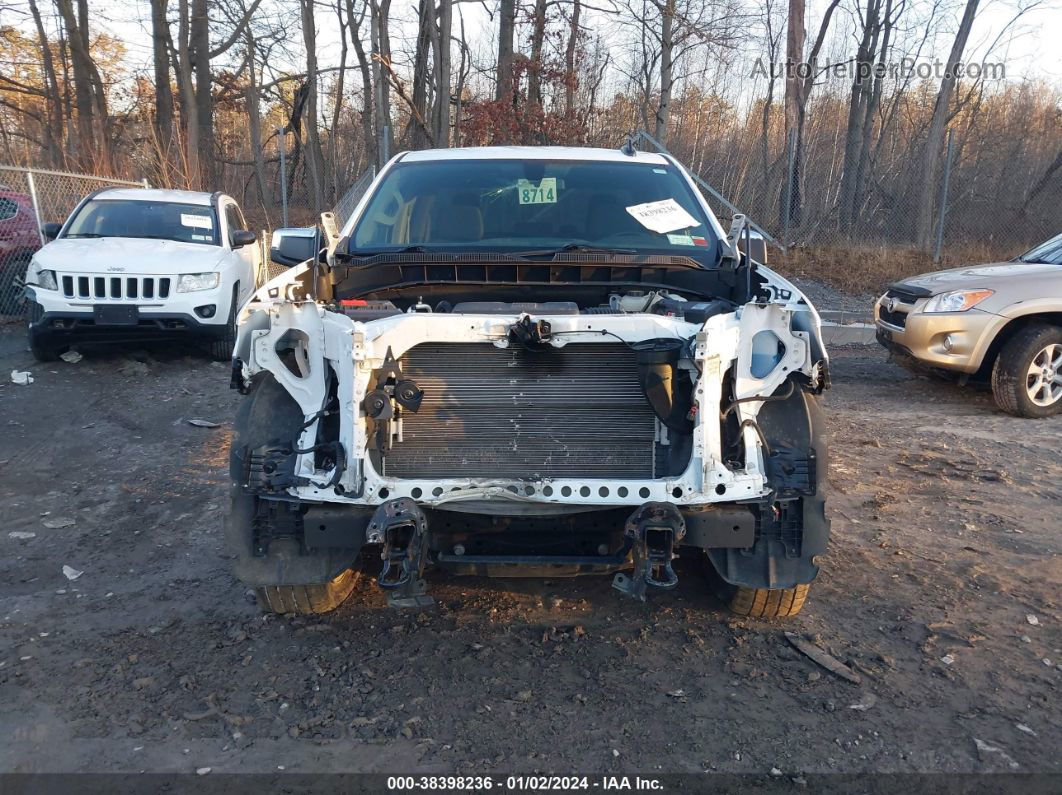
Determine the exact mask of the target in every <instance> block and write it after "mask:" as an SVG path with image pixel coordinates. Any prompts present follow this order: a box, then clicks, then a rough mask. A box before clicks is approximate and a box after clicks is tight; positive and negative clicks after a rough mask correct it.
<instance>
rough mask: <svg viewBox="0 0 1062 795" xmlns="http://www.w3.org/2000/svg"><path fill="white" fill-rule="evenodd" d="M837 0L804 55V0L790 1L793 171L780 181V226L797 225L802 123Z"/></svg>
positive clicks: (788, 102)
mask: <svg viewBox="0 0 1062 795" xmlns="http://www.w3.org/2000/svg"><path fill="white" fill-rule="evenodd" d="M839 2H840V0H830V3H829V5H827V6H826V10H825V11H824V12H823V15H822V21H821V22H820V23H819V32H818V35H816V37H815V43H814V44H812V46H811V50H810V52H808V53H807V58H806V59H805V56H804V47H805V41H806V38H807V32H806V30H805V27H804V10H805V9H804V0H789V20H788V23H787V26H786V64H785V68H786V74H785V133H786V139H785V140H786V152H787V154H789V155H790V156H791V158H792V174H791V175H787V179H786V180H785V181H783V186H784V185H789V186H790V187H789V194H788V196H787V195H785V193H786V188H785V187H783V188H782V194H783V195H782V201H781V203H780V207H781V212H782V214H783V215H785V214H786V213H788V218H783V219H782V220H781V223H780V224H779V226H782V227H786V226H789V224H799V223H800V220H801V214H802V210H803V191H802V189H801V185H802V183H803V174H804V123H805V121H806V115H807V107H808V97H810V96H811V89H812V87H813V86H814V84H815V73H816V69H817V63H818V59H819V53H820V52H821V51H822V45H823V43H824V42H825V41H826V32H827V31H828V30H829V27H830V19H831V18H832V17H833V12H834V9H836V8H837V4H838V3H839Z"/></svg>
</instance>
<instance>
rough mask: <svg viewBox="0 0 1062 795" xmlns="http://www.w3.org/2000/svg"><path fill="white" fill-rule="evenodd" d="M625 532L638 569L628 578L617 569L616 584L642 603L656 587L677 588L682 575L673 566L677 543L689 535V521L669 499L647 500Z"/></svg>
mask: <svg viewBox="0 0 1062 795" xmlns="http://www.w3.org/2000/svg"><path fill="white" fill-rule="evenodd" d="M623 535H624V537H625V538H626V539H627V541H628V543H630V544H631V556H632V557H633V558H634V571H633V572H632V573H631V576H630V577H628V576H627V575H626V574H624V573H622V572H617V573H616V576H615V577H614V578H613V579H612V587H613V588H615V589H616V590H617V591H620V592H621V593H625V594H627V596H631V597H634V598H635V599H637V600H638V601H640V602H644V601H645V592H646V590H647V589H648V587H649V586H650V585H651V586H653V587H654V588H674V587H675V586H676V585H678V575H677V574H675V570H674V569H673V568H672V567H671V561H672V560H673V559H674V558H675V557H676V555H675V551H674V550H675V544H676V543H677V542H679V541H681V540H682V538H683V537H684V536H685V535H686V520H685V519H683V518H682V514H681V513H679V509H678V508H676V507H675V506H674V505H672V504H671V503H669V502H647V503H645V505H642V506H641V507H640V508H638V509H637V510H636V511H635V512H634V513H632V514H631V515H630V518H628V519H627V523H626V524H625V525H624V526H623Z"/></svg>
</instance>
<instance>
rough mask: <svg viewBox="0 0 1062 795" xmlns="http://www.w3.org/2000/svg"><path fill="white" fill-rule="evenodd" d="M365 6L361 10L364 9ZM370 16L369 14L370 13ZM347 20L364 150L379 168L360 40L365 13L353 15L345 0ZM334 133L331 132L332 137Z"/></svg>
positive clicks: (367, 68)
mask: <svg viewBox="0 0 1062 795" xmlns="http://www.w3.org/2000/svg"><path fill="white" fill-rule="evenodd" d="M367 6H368V0H366V5H365V6H363V7H362V8H363V9H365V8H367ZM370 14H371V12H370ZM347 19H348V20H349V22H350V43H351V44H352V45H354V54H355V56H357V59H358V71H359V72H360V74H361V97H362V102H361V134H362V135H363V136H364V137H365V148H366V151H367V154H368V156H369V162H370V163H371V164H376V165H377V166H379V162H378V161H379V156H380V155H379V143H378V142H377V140H376V135H377V134H376V132H375V130H376V128H375V126H374V124H373V115H372V111H373V86H372V65H371V64H370V62H369V57H368V55H366V53H365V45H364V44H363V43H362V40H361V25H362V22H364V20H365V11H364V10H363V11H362V14H361V16H357V15H356V14H355V13H354V0H347ZM369 28H370V30H369V36H370V37H371V38H372V37H373V33H372V30H371V28H372V17H371V15H370V18H369ZM334 134H335V132H334V131H333V135H334Z"/></svg>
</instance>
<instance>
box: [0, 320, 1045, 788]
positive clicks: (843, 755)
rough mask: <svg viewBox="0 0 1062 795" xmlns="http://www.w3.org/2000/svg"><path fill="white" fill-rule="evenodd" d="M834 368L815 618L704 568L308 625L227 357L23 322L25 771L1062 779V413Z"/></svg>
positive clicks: (17, 700) (361, 610) (8, 755)
mask: <svg viewBox="0 0 1062 795" xmlns="http://www.w3.org/2000/svg"><path fill="white" fill-rule="evenodd" d="M16 368H17V369H28V370H30V371H31V372H32V374H33V378H34V379H35V380H34V382H33V383H32V384H29V385H26V386H19V385H15V384H13V383H11V382H10V378H9V373H10V371H11V370H12V369H16ZM832 371H833V378H834V387H833V389H832V390H831V391H830V392H829V393H828V395H827V399H826V404H827V408H828V415H829V424H830V431H831V439H832V461H831V474H830V492H831V493H830V501H829V502H828V509H829V511H830V513H831V515H832V518H833V528H834V531H833V538H832V541H831V549H830V554H829V555H828V557H827V558H826V559H825V562H824V565H823V568H822V573H821V575H820V576H819V579H818V581H817V582H816V583H815V585H814V586H813V587H812V591H811V599H810V601H809V603H808V605H807V607H806V608H805V610H804V612H803V614H801V615H800V616H799V617H797V618H795V619H793V620H790V621H788V622H765V621H750V620H739V619H736V618H733V617H731V616H729V615H728V614H727V613H726V611H725V610H724V608H723V606H722V605H721V604H720V602H719V601H718V600H717V599H716V598H715V597H714V596H713V594H712V592H711V589H710V588H709V586H708V583H707V581H706V579H705V578H704V577H703V576H702V574H701V570H700V567H699V564H698V562H697V561H693V560H689V561H685V560H684V561H682V562H681V564H682V565H681V566H680V574H681V582H680V584H679V586H678V588H677V589H676V590H675V591H673V592H668V593H653V594H651V595H650V600H649V601H648V603H646V604H637V603H634V602H631V601H627V600H625V599H623V598H622V597H621V596H620V595H619V594H618V593H617V592H615V591H614V590H612V588H611V587H610V584H609V580H608V579H607V578H583V579H571V580H564V579H561V580H553V581H548V582H543V581H536V580H514V581H498V580H478V579H469V578H456V577H450V576H446V575H441V574H436V575H433V576H431V577H430V578H429V584H430V588H431V591H432V593H433V595H434V596H435V598H436V599H437V607H435V608H432V609H429V610H426V611H422V612H396V611H393V610H390V609H388V608H386V607H385V606H384V599H383V596H382V595H381V593H380V592H379V591H378V590H377V589H376V588H375V587H374V586H373V584H372V582H371V579H370V578H363V580H362V582H361V584H360V585H359V588H358V590H357V591H356V592H355V594H354V595H353V596H352V597H351V599H350V600H349V601H348V602H347V603H346V604H345V605H344V606H343V607H342V608H340V609H339V610H338V611H337V612H336V613H334V614H332V615H329V616H326V617H323V618H321V619H317V620H305V619H276V618H263V617H262V616H261V615H260V614H259V612H258V610H257V608H256V606H255V605H254V604H253V600H252V599H251V598H250V597H249V594H248V591H247V589H246V588H244V587H242V586H241V585H240V584H238V583H237V582H236V581H235V580H234V579H233V578H232V577H231V576H230V573H229V561H228V560H227V558H226V554H225V550H224V545H223V540H222V531H221V526H222V516H223V514H224V511H225V508H226V506H225V503H226V499H225V496H224V495H225V484H224V481H225V461H226V454H227V445H228V438H229V429H230V428H231V419H232V417H233V414H234V411H235V408H236V404H237V401H238V400H239V399H240V398H239V396H238V395H237V394H235V393H234V392H231V391H230V390H229V389H228V372H227V367H225V366H223V365H218V364H211V363H209V362H207V361H206V360H205V359H203V358H201V357H198V356H196V355H192V354H190V353H189V352H187V351H184V350H181V349H170V348H166V349H153V350H151V351H149V352H144V353H140V352H137V351H130V350H125V351H112V352H104V351H99V350H89V351H86V352H85V358H84V359H83V360H82V361H81V362H79V363H76V364H68V363H65V362H59V363H57V364H54V365H38V364H34V363H33V362H32V360H31V358H30V356H29V353H28V352H27V351H26V350H25V345H24V338H23V335H22V332H21V329H20V328H18V327H11V326H8V327H5V328H2V329H0V373H2V375H3V379H2V380H3V385H2V386H0V422H2V428H3V433H2V435H0V515H2V516H3V518H4V526H3V530H2V532H0V600H2V601H0V771H5V772H10V771H49V772H54V771H141V770H148V771H180V772H190V771H193V770H196V769H199V768H205V767H209V768H211V769H212V770H213V771H214V772H224V771H260V772H267V771H270V772H275V771H276V770H277V769H278V768H282V769H284V770H286V771H292V772H311V771H335V770H343V771H376V772H380V771H385V772H398V773H411V772H435V773H444V772H460V773H464V774H471V773H479V772H484V771H497V772H532V771H542V772H555V773H571V772H576V771H579V772H629V773H633V772H646V773H653V772H702V771H724V772H754V773H758V774H762V775H764V776H768V775H771V774H772V772H771V771H772V769H773V770H774V773H773V775H775V776H779V775H784V776H787V777H790V778H791V779H794V780H797V781H799V780H800V777H801V776H802V775H804V774H809V773H821V772H842V771H843V772H869V771H901V772H905V771H945V772H959V771H961V772H986V771H993V772H997V771H1001V772H1007V771H1012V770H1015V771H1019V772H1053V773H1059V772H1062V757H1060V755H1059V754H1058V753H1057V751H1058V749H1059V748H1062V707H1060V699H1059V690H1060V685H1062V629H1060V619H1062V616H1060V613H1059V598H1060V595H1062V563H1060V560H1062V559H1060V557H1059V552H1060V550H1062V535H1060V524H1062V521H1060V517H1062V510H1060V507H1062V417H1058V418H1055V419H1053V420H1045V421H1028V420H1019V419H1013V418H1010V417H1007V416H1004V415H1002V414H1000V413H999V412H998V411H996V410H995V408H994V407H993V405H992V403H991V400H990V399H989V397H988V396H986V395H985V394H983V393H979V392H976V391H972V390H959V389H957V388H955V387H953V386H951V385H948V384H943V383H938V382H933V381H929V380H926V379H921V378H916V377H914V376H912V375H910V374H908V373H907V372H905V371H903V370H901V369H899V368H898V367H896V366H895V365H893V364H891V363H888V362H887V361H886V356H885V354H884V352H882V351H881V350H879V349H878V348H876V347H870V348H859V349H848V350H838V351H835V352H834V359H833V367H832ZM190 418H201V419H206V420H212V421H216V422H219V423H221V427H220V428H217V429H209V428H202V427H194V426H193V425H190V424H189V423H188V422H187V420H188V419H190ZM26 534H32V537H27V535H26ZM64 566H70V567H72V568H73V569H76V570H78V571H81V572H83V573H82V574H81V575H80V576H79V577H77V578H76V579H74V580H70V579H68V578H67V576H65V575H64V571H63V567H64ZM787 630H788V631H792V632H796V633H801V634H803V635H804V636H805V637H808V638H810V639H812V640H813V641H814V642H815V643H817V644H818V645H820V646H821V647H822V648H824V649H826V650H828V651H829V652H830V653H832V654H833V655H834V656H835V657H837V658H838V659H840V660H842V661H845V662H847V663H848V664H849V665H850V666H851V667H852V668H853V669H854V670H855V671H857V672H858V673H859V675H860V676H861V679H862V682H861V684H853V683H850V682H848V681H845V680H843V679H840V678H838V677H837V676H835V675H834V674H832V673H830V672H828V671H827V670H825V669H824V668H821V667H819V666H818V665H817V664H816V663H814V662H812V661H811V660H810V659H808V658H807V657H805V656H803V655H802V654H800V653H799V652H798V651H796V650H795V649H794V648H793V647H792V646H791V645H790V644H789V643H788V642H787V640H786V638H785V636H784V632H785V631H787ZM1052 748H1053V749H1055V751H1053V752H1052V751H1051V750H1050V749H1052Z"/></svg>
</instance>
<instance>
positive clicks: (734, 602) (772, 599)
mask: <svg viewBox="0 0 1062 795" xmlns="http://www.w3.org/2000/svg"><path fill="white" fill-rule="evenodd" d="M809 588H811V586H810V585H797V586H795V587H793V588H776V589H768V588H741V587H734V588H732V590H731V593H730V598H729V600H728V606H729V607H730V609H731V611H733V612H734V613H737V614H738V615H739V616H748V617H749V618H787V617H789V616H795V615H796V614H797V613H799V612H800V609H801V608H802V607H803V606H804V600H805V599H807V597H808V589H809Z"/></svg>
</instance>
